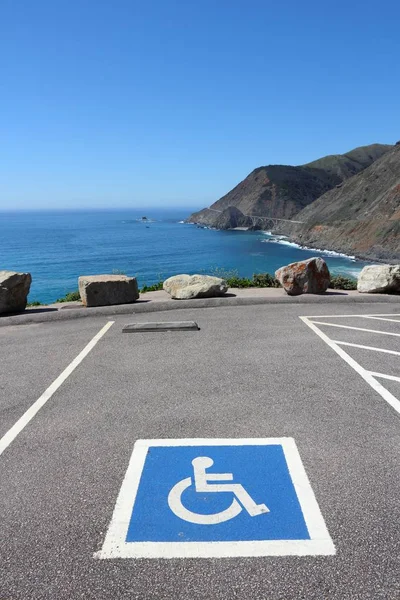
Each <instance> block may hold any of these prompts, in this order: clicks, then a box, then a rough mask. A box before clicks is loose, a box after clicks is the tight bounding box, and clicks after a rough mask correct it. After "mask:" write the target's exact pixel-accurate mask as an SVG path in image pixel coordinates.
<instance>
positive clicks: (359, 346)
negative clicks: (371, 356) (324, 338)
mask: <svg viewBox="0 0 400 600" xmlns="http://www.w3.org/2000/svg"><path fill="white" fill-rule="evenodd" d="M332 341H333V343H334V344H339V345H340V346H351V347H352V348H361V349H362V350H373V351H374V352H385V353H386V354H395V355H396V356H400V352H396V350H386V349H385V348H375V346H363V345H362V344H352V343H351V342H339V341H338V340H332Z"/></svg>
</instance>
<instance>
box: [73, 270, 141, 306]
mask: <svg viewBox="0 0 400 600" xmlns="http://www.w3.org/2000/svg"><path fill="white" fill-rule="evenodd" d="M79 293H80V295H81V300H82V302H83V304H84V305H85V306H109V305H112V304H130V303H131V302H135V300H137V299H138V298H139V290H138V285H137V281H136V278H135V277H127V276H126V275H82V276H81V277H79Z"/></svg>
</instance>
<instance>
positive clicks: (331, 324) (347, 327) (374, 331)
mask: <svg viewBox="0 0 400 600" xmlns="http://www.w3.org/2000/svg"><path fill="white" fill-rule="evenodd" d="M302 318H303V317H300V319H302ZM310 322H311V321H310ZM312 323H315V324H316V325H326V326H327V327H340V329H353V330H354V331H366V332H368V333H379V334H380V335H394V336H396V337H400V333H392V332H391V331H378V330H377V329H364V328H363V327H350V325H339V324H338V323H326V322H324V321H312Z"/></svg>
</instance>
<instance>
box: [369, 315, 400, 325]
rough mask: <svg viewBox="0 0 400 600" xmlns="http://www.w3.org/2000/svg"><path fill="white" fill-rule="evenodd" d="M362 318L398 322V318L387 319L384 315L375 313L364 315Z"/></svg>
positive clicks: (399, 321)
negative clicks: (379, 315)
mask: <svg viewBox="0 0 400 600" xmlns="http://www.w3.org/2000/svg"><path fill="white" fill-rule="evenodd" d="M364 319H376V320H377V321H391V322H392V323H400V319H387V318H386V317H377V316H375V315H374V316H372V315H364Z"/></svg>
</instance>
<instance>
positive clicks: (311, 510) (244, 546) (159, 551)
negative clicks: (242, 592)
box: [94, 438, 336, 559]
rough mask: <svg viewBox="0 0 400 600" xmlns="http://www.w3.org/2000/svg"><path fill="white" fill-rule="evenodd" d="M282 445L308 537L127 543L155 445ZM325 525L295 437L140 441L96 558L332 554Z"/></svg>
mask: <svg viewBox="0 0 400 600" xmlns="http://www.w3.org/2000/svg"><path fill="white" fill-rule="evenodd" d="M257 445H281V446H282V449H283V452H284V454H285V459H286V463H287V467H288V470H289V473H290V477H291V479H292V482H293V486H294V488H295V491H296V494H297V498H298V501H299V503H300V507H301V510H302V513H303V517H304V521H305V523H306V526H307V529H308V532H309V535H310V539H308V540H254V541H234V542H232V541H226V542H126V541H125V540H126V535H127V531H128V527H129V522H130V518H131V514H132V510H133V507H134V505H135V500H136V494H137V490H138V487H139V483H140V478H141V475H142V471H143V466H144V463H145V460H146V455H147V452H148V451H149V449H150V448H151V447H154V446H162V447H167V446H175V447H176V446H257ZM335 552H336V550H335V546H334V544H333V542H332V539H331V537H330V535H329V532H328V530H327V528H326V525H325V522H324V519H323V517H322V514H321V511H320V509H319V506H318V503H317V501H316V499H315V496H314V492H313V491H312V488H311V485H310V482H309V480H308V477H307V474H306V472H305V469H304V466H303V463H302V462H301V458H300V455H299V452H298V450H297V447H296V444H295V441H294V440H293V439H292V438H253V439H251V438H250V439H209V438H208V439H207V438H202V439H173V440H138V441H137V442H136V443H135V446H134V448H133V452H132V456H131V459H130V461H129V466H128V469H127V471H126V474H125V477H124V480H123V482H122V486H121V489H120V492H119V494H118V499H117V502H116V505H115V508H114V513H113V516H112V519H111V523H110V526H109V528H108V531H107V534H106V537H105V540H104V544H103V547H102V549H101V550H100V551H99V552H96V553H95V554H94V557H95V558H105V559H110V558H188V557H192V558H211V557H213V558H223V557H237V556H289V555H293V556H315V555H325V556H327V555H333V554H335Z"/></svg>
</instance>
